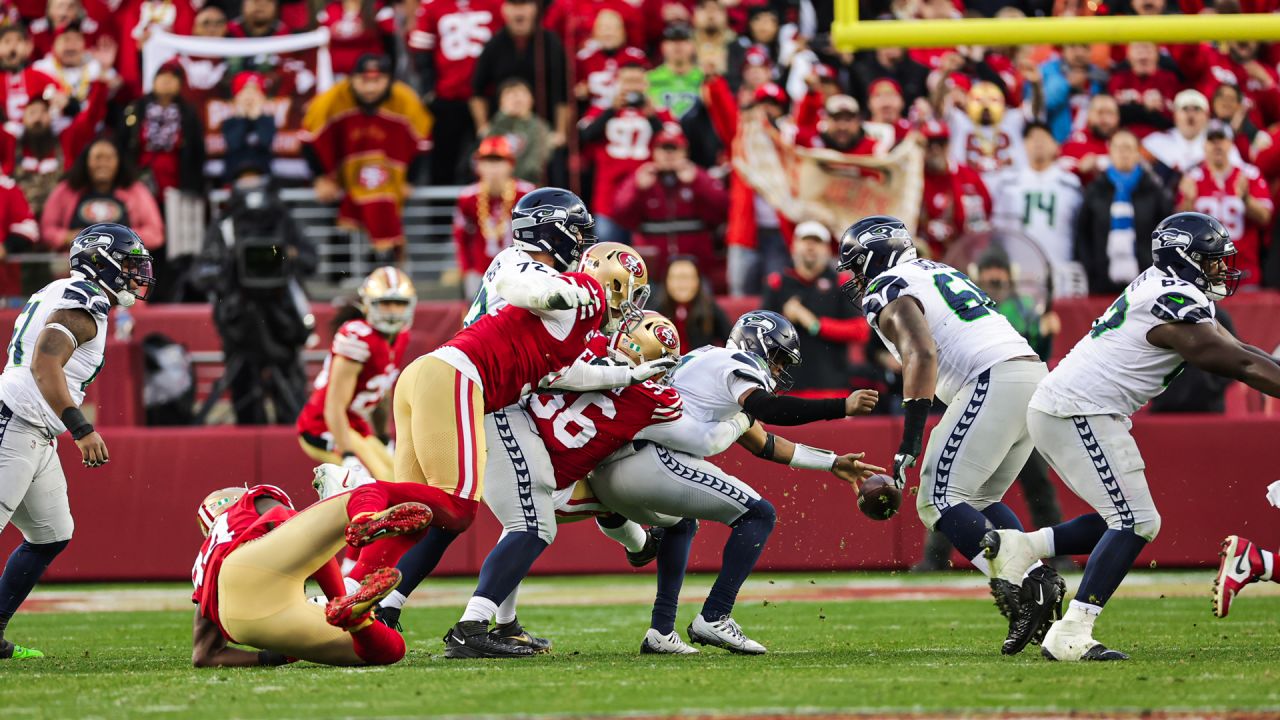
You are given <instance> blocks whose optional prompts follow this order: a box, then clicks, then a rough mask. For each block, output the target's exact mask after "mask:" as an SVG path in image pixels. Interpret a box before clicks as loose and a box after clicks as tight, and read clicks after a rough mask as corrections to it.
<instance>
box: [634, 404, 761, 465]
mask: <svg viewBox="0 0 1280 720" xmlns="http://www.w3.org/2000/svg"><path fill="white" fill-rule="evenodd" d="M750 425H751V420H750V419H749V418H747V416H746V414H745V413H738V414H737V415H734V416H733V417H732V418H729V419H728V420H725V421H724V422H702V421H701V420H694V419H693V418H691V417H689V416H688V415H681V416H680V417H679V418H678V419H676V420H673V421H672V422H665V423H656V424H654V425H650V426H648V427H646V428H644V429H643V430H641V431H640V432H638V433H636V439H637V440H649V441H651V442H655V443H658V444H659V445H662V446H664V447H668V448H671V449H672V450H677V451H679V452H684V453H689V454H690V455H696V456H697V457H711V456H712V455H719V454H720V453H722V452H724V451H725V450H728V449H729V446H730V445H733V444H734V443H735V442H736V441H737V440H738V438H739V437H741V436H742V433H744V432H746V431H747V429H748V427H750Z"/></svg>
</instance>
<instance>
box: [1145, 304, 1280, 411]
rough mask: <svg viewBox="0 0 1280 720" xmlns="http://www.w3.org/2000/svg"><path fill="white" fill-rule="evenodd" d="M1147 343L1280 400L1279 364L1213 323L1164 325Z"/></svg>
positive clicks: (1158, 328) (1149, 337)
mask: <svg viewBox="0 0 1280 720" xmlns="http://www.w3.org/2000/svg"><path fill="white" fill-rule="evenodd" d="M1147 341H1148V342H1150V343H1151V344H1152V345H1155V346H1156V347H1162V348H1168V349H1170V350H1174V351H1176V352H1177V353H1178V354H1179V355H1181V356H1182V358H1183V359H1184V360H1186V361H1187V362H1188V363H1191V364H1192V365H1194V366H1195V367H1198V368H1200V369H1201V370H1204V371H1205V372H1211V373H1213V374H1215V375H1221V376H1223V377H1229V378H1231V379H1233V380H1239V381H1240V382H1242V383H1244V384H1246V385H1248V386H1249V387H1251V388H1253V389H1255V390H1259V391H1261V392H1264V393H1266V394H1268V395H1270V396H1271V397H1280V365H1278V364H1276V361H1275V359H1273V358H1272V357H1271V356H1269V355H1265V354H1260V353H1257V352H1253V351H1251V350H1249V349H1248V348H1246V347H1245V346H1244V345H1242V344H1241V343H1240V341H1239V340H1237V339H1235V337H1234V336H1232V335H1231V334H1230V333H1228V332H1227V331H1226V330H1224V329H1222V327H1221V326H1220V325H1218V323H1216V322H1201V323H1186V322H1175V323H1165V324H1163V325H1159V326H1157V327H1154V328H1152V329H1151V330H1149V331H1148V332H1147Z"/></svg>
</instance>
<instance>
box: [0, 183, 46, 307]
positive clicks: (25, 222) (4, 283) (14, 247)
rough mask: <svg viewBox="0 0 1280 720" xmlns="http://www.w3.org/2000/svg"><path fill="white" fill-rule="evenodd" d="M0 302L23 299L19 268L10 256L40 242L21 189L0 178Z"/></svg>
mask: <svg viewBox="0 0 1280 720" xmlns="http://www.w3.org/2000/svg"><path fill="white" fill-rule="evenodd" d="M0 232H3V234H4V238H3V241H2V244H0V298H8V297H21V296H23V294H24V293H23V287H22V267H21V266H20V265H18V264H17V263H12V262H8V259H9V256H10V255H14V254H17V253H23V252H27V251H28V250H30V249H31V247H32V246H33V245H34V244H35V242H36V240H37V239H38V238H39V234H40V228H39V226H37V225H36V218H35V216H34V215H32V214H31V206H30V205H28V204H27V198H26V197H25V196H24V195H23V192H22V188H21V187H19V186H18V184H17V183H16V182H14V181H13V178H10V177H5V176H0Z"/></svg>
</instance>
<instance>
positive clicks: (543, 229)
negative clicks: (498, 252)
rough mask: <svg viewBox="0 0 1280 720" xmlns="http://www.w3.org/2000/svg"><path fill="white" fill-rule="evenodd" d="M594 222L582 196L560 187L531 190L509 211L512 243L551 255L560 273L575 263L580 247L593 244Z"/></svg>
mask: <svg viewBox="0 0 1280 720" xmlns="http://www.w3.org/2000/svg"><path fill="white" fill-rule="evenodd" d="M595 225H596V221H595V218H593V217H591V213H590V212H588V211H587V206H586V204H585V203H583V202H582V198H580V197H578V196H577V195H575V194H574V193H571V192H569V191H568V190H564V189H561V188H554V187H548V188H539V189H537V190H534V191H533V192H531V193H529V194H528V195H525V196H524V197H522V198H520V201H519V202H517V203H516V206H515V208H513V209H512V210H511V234H512V239H513V241H514V242H515V246H516V247H518V248H520V249H521V250H524V251H526V252H544V253H547V254H549V255H551V257H552V258H554V259H555V266H556V269H557V270H559V271H561V272H563V271H565V270H568V269H570V268H572V267H573V266H575V265H577V264H578V258H580V257H581V256H582V249H583V248H585V247H587V246H588V245H591V244H594V243H595V241H596V238H595V235H593V234H592V231H593V230H594V229H595Z"/></svg>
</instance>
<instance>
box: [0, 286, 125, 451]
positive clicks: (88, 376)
mask: <svg viewBox="0 0 1280 720" xmlns="http://www.w3.org/2000/svg"><path fill="white" fill-rule="evenodd" d="M59 310H84V311H86V312H88V313H89V315H90V316H92V317H93V319H94V321H95V322H96V323H97V325H98V334H97V335H94V336H93V339H92V340H90V341H89V342H87V343H85V344H83V345H81V346H79V347H77V348H76V349H75V351H74V352H72V353H71V359H69V360H67V364H66V365H65V366H63V372H64V373H66V376H67V389H68V390H69V391H70V392H71V401H72V402H74V403H75V404H76V407H79V406H80V403H82V402H84V391H85V388H87V387H89V383H91V382H93V379H94V378H96V377H97V376H98V371H100V370H102V363H103V362H104V361H105V359H106V355H105V350H106V347H107V313H108V312H109V311H110V310H111V301H110V300H108V299H107V296H106V295H105V294H103V292H102V289H101V288H99V287H98V286H97V284H96V283H94V282H92V281H90V280H82V279H79V278H76V277H72V278H67V279H65V280H55V281H53V282H51V283H49V284H48V285H45V286H44V289H42V290H41V291H40V292H38V293H36V294H35V295H32V296H31V299H30V300H28V301H27V304H26V305H25V306H24V307H23V308H22V313H21V314H19V315H18V319H17V320H15V321H14V324H13V337H12V339H10V340H9V350H8V362H7V364H6V365H5V369H4V373H3V374H0V402H3V403H4V404H5V405H7V406H8V407H9V408H11V409H12V410H13V412H14V413H15V414H16V415H17V416H18V417H20V418H22V419H23V420H26V421H27V422H29V423H31V424H32V425H35V426H37V427H43V428H44V429H45V430H47V431H48V432H49V433H50V434H53V435H61V434H62V433H63V432H64V431H65V430H66V429H67V428H66V426H64V425H63V424H62V419H61V418H59V417H58V415H57V414H56V413H55V412H54V411H53V408H51V407H49V403H48V402H46V401H45V399H44V396H43V395H41V394H40V389H39V388H38V387H36V380H35V377H34V376H32V374H31V363H32V361H33V360H34V359H35V354H36V338H38V337H39V336H40V332H41V331H42V330H44V327H45V324H46V323H48V322H49V316H50V315H52V314H53V313H55V312H57V311H59Z"/></svg>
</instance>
